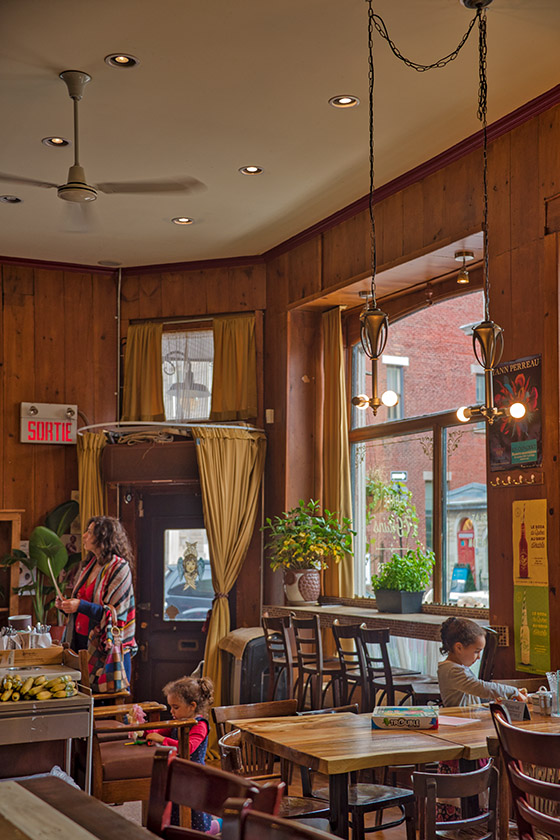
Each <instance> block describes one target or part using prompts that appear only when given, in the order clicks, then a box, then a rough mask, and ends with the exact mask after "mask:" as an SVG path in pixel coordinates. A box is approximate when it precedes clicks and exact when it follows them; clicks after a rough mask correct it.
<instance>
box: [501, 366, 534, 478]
mask: <svg viewBox="0 0 560 840" xmlns="http://www.w3.org/2000/svg"><path fill="white" fill-rule="evenodd" d="M494 402H495V404H496V406H497V407H498V408H501V407H502V406H507V405H511V404H512V403H514V402H521V403H523V405H524V406H525V416H524V417H523V418H521V420H514V419H513V418H512V417H509V416H506V417H499V418H498V419H497V420H495V421H494V423H492V425H491V426H490V427H489V431H488V440H489V446H490V469H491V470H493V471H496V470H510V469H512V468H515V467H537V466H539V465H540V464H541V463H542V423H541V356H540V355H538V356H529V357H527V358H525V359H516V360H515V361H513V362H505V363H504V364H502V365H497V367H496V369H495V371H494Z"/></svg>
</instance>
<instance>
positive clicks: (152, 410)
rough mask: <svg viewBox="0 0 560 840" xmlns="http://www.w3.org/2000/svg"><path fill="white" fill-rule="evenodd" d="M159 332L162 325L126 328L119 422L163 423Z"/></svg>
mask: <svg viewBox="0 0 560 840" xmlns="http://www.w3.org/2000/svg"><path fill="white" fill-rule="evenodd" d="M162 330H163V325H162V324H134V325H132V326H130V327H129V328H128V334H127V337H126V351H125V356H124V381H123V406H122V416H121V420H154V421H159V420H165V408H164V405H163V379H162V372H161V334H162Z"/></svg>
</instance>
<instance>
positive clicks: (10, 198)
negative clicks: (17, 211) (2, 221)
mask: <svg viewBox="0 0 560 840" xmlns="http://www.w3.org/2000/svg"><path fill="white" fill-rule="evenodd" d="M0 201H1V202H2V203H3V204H21V198H18V197H17V195H0Z"/></svg>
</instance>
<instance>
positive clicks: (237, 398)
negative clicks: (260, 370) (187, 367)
mask: <svg viewBox="0 0 560 840" xmlns="http://www.w3.org/2000/svg"><path fill="white" fill-rule="evenodd" d="M213 330H214V373H213V378H212V410H211V412H210V420H247V419H249V418H254V417H256V416H257V350H256V342H255V316H254V315H235V316H224V317H219V318H214V322H213Z"/></svg>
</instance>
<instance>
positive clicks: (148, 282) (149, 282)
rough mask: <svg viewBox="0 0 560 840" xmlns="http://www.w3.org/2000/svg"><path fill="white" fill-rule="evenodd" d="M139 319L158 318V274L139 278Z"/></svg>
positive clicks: (159, 290) (159, 302)
mask: <svg viewBox="0 0 560 840" xmlns="http://www.w3.org/2000/svg"><path fill="white" fill-rule="evenodd" d="M138 293H139V295H138V296H139V299H138V317H139V318H159V317H160V313H161V283H160V276H159V274H141V275H140V277H139V289H138Z"/></svg>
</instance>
